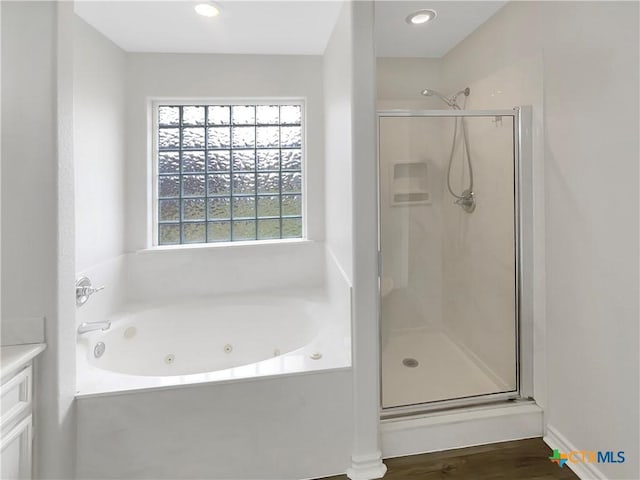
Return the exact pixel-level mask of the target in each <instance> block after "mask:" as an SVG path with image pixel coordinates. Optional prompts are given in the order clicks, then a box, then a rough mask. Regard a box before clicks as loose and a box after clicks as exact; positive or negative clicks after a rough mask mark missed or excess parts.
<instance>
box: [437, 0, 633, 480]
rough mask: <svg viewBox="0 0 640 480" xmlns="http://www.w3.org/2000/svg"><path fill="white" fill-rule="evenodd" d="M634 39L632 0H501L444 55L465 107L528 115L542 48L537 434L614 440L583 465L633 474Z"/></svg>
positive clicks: (580, 445) (590, 445)
mask: <svg viewBox="0 0 640 480" xmlns="http://www.w3.org/2000/svg"><path fill="white" fill-rule="evenodd" d="M639 44H640V42H639V38H638V4H637V3H635V2H628V3H615V2H513V3H511V4H508V5H507V6H506V7H504V8H503V9H502V10H500V11H499V12H498V13H497V14H496V15H495V16H494V17H493V18H491V19H490V20H489V21H488V22H487V23H486V24H484V25H483V26H481V27H480V28H479V29H478V30H476V31H475V32H474V33H473V34H472V35H471V36H470V37H468V38H467V39H466V40H465V41H464V42H462V43H461V44H459V45H458V46H457V47H456V48H455V49H453V50H452V51H451V52H450V53H449V54H448V55H447V56H446V57H445V59H444V62H445V63H444V72H445V73H444V75H445V80H446V82H447V83H451V84H452V85H461V84H464V85H467V84H468V85H469V86H470V87H471V90H472V92H473V96H472V103H471V106H472V107H473V108H485V107H496V106H509V107H510V106H512V105H516V104H533V105H534V123H535V116H536V114H539V113H540V111H541V109H540V107H541V106H542V105H540V101H539V99H540V92H539V91H536V89H535V88H532V85H531V83H530V81H529V80H527V77H529V76H530V74H531V73H532V72H533V74H534V76H535V70H536V67H535V64H536V63H538V60H537V59H539V58H542V61H543V72H542V76H543V82H544V117H543V119H542V120H543V122H544V125H543V128H544V137H545V145H544V184H545V192H544V196H545V202H546V212H545V217H546V239H547V240H546V245H544V248H545V249H546V266H545V268H546V297H547V300H546V302H547V306H546V325H547V326H546V329H547V336H546V342H547V358H546V360H547V365H548V369H547V375H548V392H547V396H548V399H547V405H546V408H545V420H546V423H547V434H552V436H553V435H556V437H557V434H559V435H560V436H562V437H564V438H565V439H566V442H567V443H566V444H565V448H566V446H567V445H569V446H571V447H573V448H577V449H580V450H598V449H603V450H616V451H617V450H625V451H626V453H627V461H626V462H625V463H624V464H617V465H613V464H611V465H609V464H599V465H597V468H598V469H599V470H600V471H601V472H602V473H601V474H600V475H601V476H602V478H605V477H606V478H611V479H614V478H620V479H622V478H624V479H629V478H638V476H640V472H639V470H638V456H637V452H638V451H639V438H638V436H639V434H638V422H639V419H638V413H639V412H638V404H639V398H638V365H639V361H638V154H639V149H638V127H639V122H638V81H639V79H638V46H639ZM498 90H499V91H501V92H503V93H502V94H497V91H498ZM492 93H493V94H494V96H491V94H492ZM594 472H595V471H594V470H591V472H590V474H589V475H590V476H595V475H598V474H597V472H595V473H594Z"/></svg>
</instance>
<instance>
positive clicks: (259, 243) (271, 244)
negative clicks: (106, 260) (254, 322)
mask: <svg viewBox="0 0 640 480" xmlns="http://www.w3.org/2000/svg"><path fill="white" fill-rule="evenodd" d="M312 243H315V242H314V241H313V240H309V239H306V238H291V239H282V240H281V239H278V240H254V241H247V242H220V243H194V244H182V245H162V246H158V245H156V246H153V247H149V248H145V249H142V250H138V251H136V253H139V254H147V253H158V252H188V251H193V250H220V249H230V248H232V249H242V248H252V249H254V248H257V247H265V248H275V246H277V245H279V246H284V245H287V246H288V245H309V244H312Z"/></svg>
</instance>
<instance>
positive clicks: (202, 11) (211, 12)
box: [193, 2, 220, 18]
mask: <svg viewBox="0 0 640 480" xmlns="http://www.w3.org/2000/svg"><path fill="white" fill-rule="evenodd" d="M193 9H194V10H195V11H196V13H197V14H198V15H202V16H203V17H209V18H211V17H217V16H218V15H220V9H219V8H218V7H217V6H216V5H214V4H213V3H209V2H207V3H199V4H197V5H196V6H195V7H193Z"/></svg>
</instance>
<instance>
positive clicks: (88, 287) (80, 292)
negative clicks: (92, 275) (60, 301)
mask: <svg viewBox="0 0 640 480" xmlns="http://www.w3.org/2000/svg"><path fill="white" fill-rule="evenodd" d="M100 290H104V286H101V287H94V286H93V285H92V284H91V280H90V279H89V278H88V277H85V276H82V277H80V278H79V279H78V280H77V281H76V305H77V306H82V305H84V304H85V303H87V300H89V297H90V296H91V295H93V294H94V293H96V292H99V291H100Z"/></svg>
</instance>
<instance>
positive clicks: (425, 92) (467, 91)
mask: <svg viewBox="0 0 640 480" xmlns="http://www.w3.org/2000/svg"><path fill="white" fill-rule="evenodd" d="M470 93H471V90H470V89H469V87H467V88H465V89H464V90H460V91H459V92H458V93H456V94H455V95H453V96H452V97H451V98H447V97H445V96H444V95H442V94H441V93H440V92H438V91H437V90H432V89H431V88H425V89H424V90H422V91H421V92H420V94H421V95H424V96H425V97H432V96H436V97H438V98H439V99H440V100H442V101H443V102H444V103H446V104H447V105H448V106H449V107H450V108H456V109H460V106H459V105H458V104H457V102H456V99H457V98H458V96H460V95H462V94H464V96H465V97H468V96H469V94H470Z"/></svg>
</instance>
